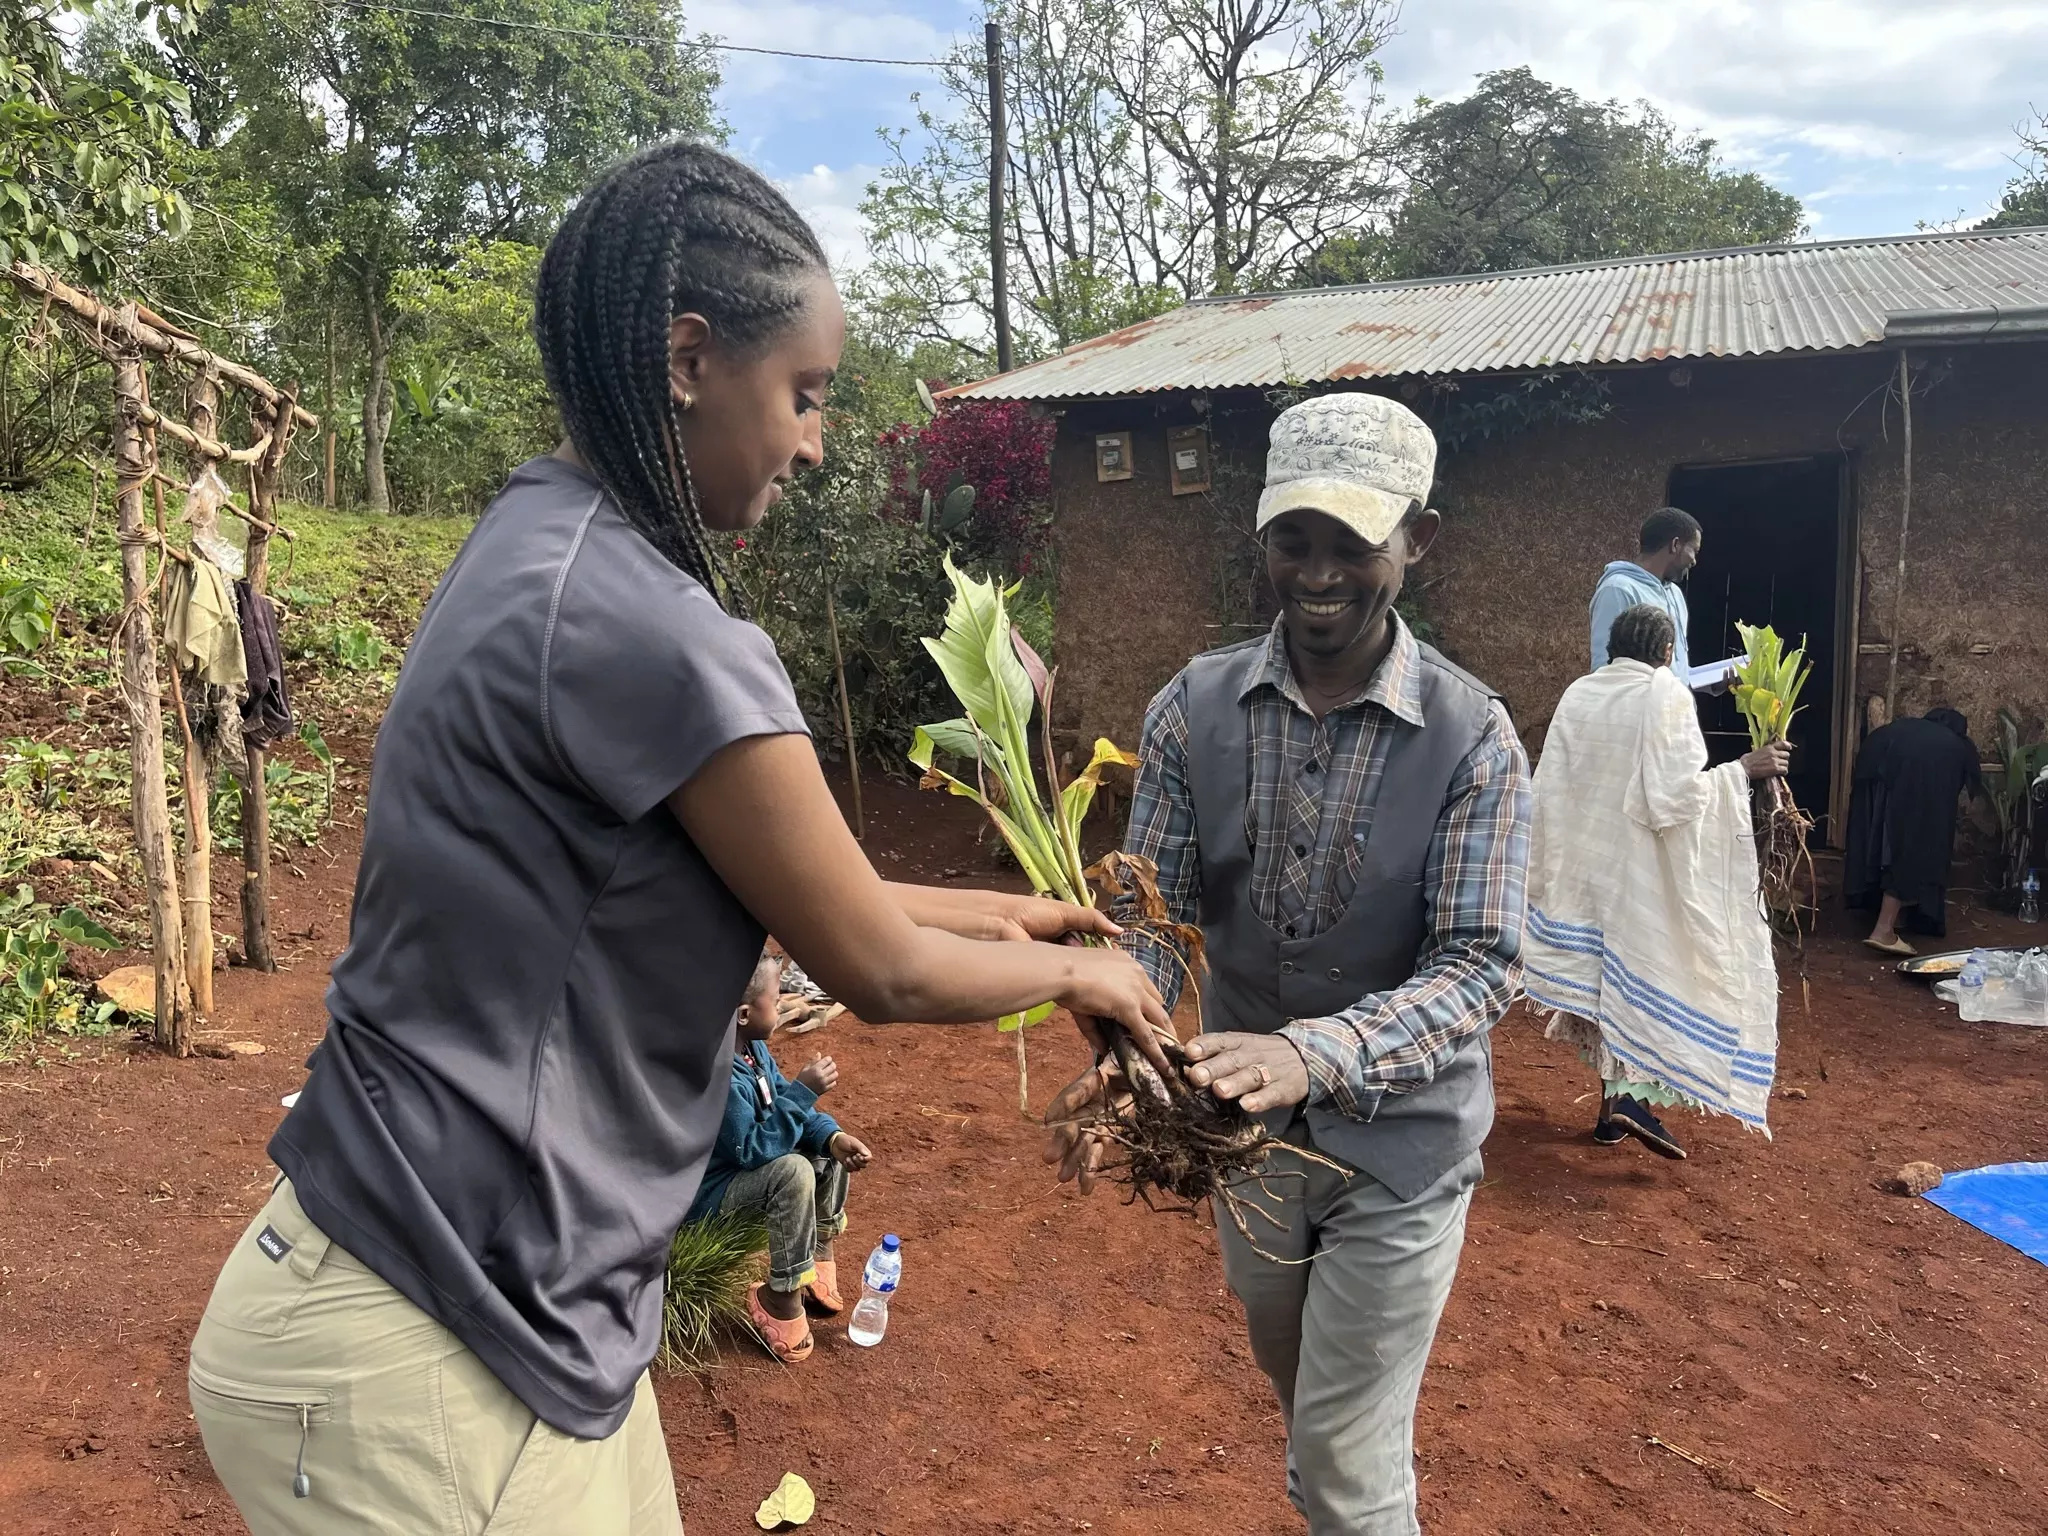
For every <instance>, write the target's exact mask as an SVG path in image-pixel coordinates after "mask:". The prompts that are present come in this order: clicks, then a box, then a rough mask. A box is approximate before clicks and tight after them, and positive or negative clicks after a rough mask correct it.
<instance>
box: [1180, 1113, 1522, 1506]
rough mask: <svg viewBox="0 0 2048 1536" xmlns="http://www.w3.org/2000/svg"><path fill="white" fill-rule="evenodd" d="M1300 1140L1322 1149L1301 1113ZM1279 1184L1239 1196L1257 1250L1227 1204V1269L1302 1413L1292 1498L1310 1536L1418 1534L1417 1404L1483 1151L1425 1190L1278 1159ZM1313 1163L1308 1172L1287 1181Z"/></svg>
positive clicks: (1292, 1426) (1288, 1401) (1290, 1470)
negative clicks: (1267, 1217)
mask: <svg viewBox="0 0 2048 1536" xmlns="http://www.w3.org/2000/svg"><path fill="white" fill-rule="evenodd" d="M1286 1139H1287V1140H1289V1141H1291V1142H1295V1143H1297V1144H1300V1145H1309V1144H1310V1141H1309V1134H1308V1129H1307V1127H1306V1125H1305V1124H1304V1123H1303V1122H1302V1121H1301V1120H1300V1119H1299V1118H1297V1119H1296V1120H1295V1122H1294V1124H1293V1125H1292V1126H1291V1127H1290V1128H1289V1129H1288V1131H1287V1133H1286ZM1273 1168H1274V1170H1275V1171H1276V1172H1279V1173H1280V1174H1282V1175H1283V1176H1282V1177H1280V1178H1277V1179H1273V1178H1269V1179H1268V1180H1267V1184H1268V1186H1269V1187H1270V1190H1271V1193H1270V1194H1268V1193H1265V1192H1263V1191H1261V1189H1260V1188H1259V1186H1258V1185H1256V1184H1251V1183H1247V1184H1245V1185H1243V1186H1241V1187H1240V1188H1239V1189H1238V1191H1237V1192H1238V1194H1239V1195H1240V1196H1241V1197H1242V1198H1243V1199H1245V1200H1247V1201H1255V1202H1256V1203H1257V1204H1258V1205H1259V1206H1260V1208H1261V1209H1263V1210H1264V1211H1266V1212H1268V1213H1269V1214H1271V1216H1272V1217H1273V1218H1274V1221H1275V1222H1278V1223H1279V1225H1277V1226H1276V1225H1274V1224H1273V1222H1268V1221H1263V1220H1261V1219H1260V1217H1259V1216H1258V1215H1257V1214H1256V1213H1254V1212H1250V1211H1247V1212H1246V1213H1245V1223H1246V1225H1247V1226H1248V1227H1249V1228H1250V1229H1251V1233H1252V1236H1253V1238H1254V1239H1256V1241H1257V1242H1258V1245H1259V1247H1261V1248H1263V1249H1265V1250H1266V1252H1267V1253H1270V1254H1272V1255H1274V1256H1275V1258H1279V1259H1293V1260H1306V1261H1307V1262H1306V1263H1287V1264H1283V1263H1275V1262H1274V1260H1273V1259H1271V1258H1265V1257H1262V1256H1261V1255H1260V1254H1258V1253H1255V1252H1254V1251H1253V1250H1252V1247H1251V1245H1250V1244H1249V1243H1247V1242H1246V1241H1245V1238H1244V1236H1243V1234H1241V1233H1240V1232H1239V1231H1238V1230H1237V1224H1236V1223H1235V1222H1233V1221H1232V1220H1231V1219H1230V1216H1229V1215H1228V1213H1227V1212H1222V1211H1219V1212H1218V1213H1217V1214H1218V1221H1217V1228H1218V1230H1219V1231H1220V1232H1221V1234H1222V1245H1223V1272H1224V1275H1225V1276H1226V1277H1227V1278H1228V1279H1229V1281H1230V1287H1231V1289H1232V1290H1234V1291H1236V1292H1237V1297H1238V1300H1239V1301H1241V1302H1243V1303H1244V1311H1245V1322H1246V1325H1247V1327H1248V1328H1249V1330H1250V1333H1251V1345H1252V1357H1253V1358H1254V1359H1255V1360H1257V1361H1258V1363H1259V1368H1260V1369H1261V1370H1263V1371H1264V1372H1265V1373H1266V1375H1267V1376H1269V1377H1270V1378H1271V1379H1272V1382H1273V1390H1274V1391H1275V1392H1276V1393H1278V1394H1279V1397H1280V1410H1281V1412H1282V1413H1283V1414H1284V1415H1285V1416H1286V1420H1287V1496H1288V1497H1289V1498H1290V1499H1291V1500H1293V1502H1294V1505H1295V1507H1296V1508H1297V1509H1299V1510H1300V1511H1301V1512H1302V1513H1303V1514H1304V1515H1305V1516H1307V1517H1308V1528H1309V1532H1310V1536H1419V1533H1420V1531H1421V1529H1422V1527H1421V1526H1420V1525H1419V1524H1418V1523H1417V1522H1416V1518H1415V1399H1416V1397H1417V1395H1418V1394H1419V1393H1420V1392H1421V1389H1422V1369H1423V1367H1424V1366H1425V1365H1426V1364H1427V1363H1428V1361H1429V1346H1430V1344H1431V1342H1432V1341H1433V1340H1434V1339H1435V1337H1436V1325H1437V1319H1438V1318H1439V1317H1441V1316H1442V1315H1443V1310H1444V1302H1445V1301H1446V1299H1448V1298H1449V1296H1450V1294H1451V1280H1452V1278H1453V1276H1455V1275H1456V1274H1457V1270H1458V1252H1459V1250H1460V1249H1461V1248H1462V1247H1463V1246H1464V1242H1465V1212H1466V1209H1467V1207H1469V1206H1470V1205H1471V1203H1472V1191H1473V1189H1474V1188H1475V1187H1476V1186H1477V1185H1478V1183H1479V1175H1480V1169H1481V1164H1480V1157H1479V1154H1478V1153H1477V1152H1474V1153H1473V1154H1472V1155H1471V1156H1470V1157H1468V1158H1466V1159H1465V1160H1464V1161H1463V1162H1462V1163H1460V1164H1459V1165H1458V1166H1457V1167H1455V1168H1453V1169H1452V1170H1451V1171H1450V1172H1449V1173H1447V1174H1445V1175H1444V1176H1443V1178H1441V1179H1439V1180H1438V1181H1437V1182H1436V1183H1435V1184H1434V1185H1432V1186H1431V1187H1430V1188H1429V1189H1427V1190H1425V1191H1424V1192H1423V1193H1422V1194H1421V1195H1420V1196H1419V1197H1418V1198H1416V1199H1414V1200H1410V1201H1407V1202H1405V1203H1404V1202H1403V1201H1401V1200H1398V1199H1396V1198H1395V1196H1394V1194H1393V1192H1392V1191H1391V1190H1389V1189H1388V1188H1387V1187H1386V1186H1385V1185H1384V1184H1381V1183H1380V1182H1379V1181H1378V1180H1376V1179H1373V1178H1370V1177H1368V1176H1367V1175H1365V1174H1363V1173H1357V1172H1354V1173H1352V1175H1351V1176H1350V1178H1348V1179H1346V1178H1345V1177H1344V1176H1343V1175H1342V1174H1340V1173H1338V1172H1336V1171H1335V1170H1334V1169H1330V1168H1325V1167H1322V1166H1321V1165H1320V1164H1316V1163H1308V1162H1303V1161H1302V1160H1300V1159H1298V1158H1293V1157H1290V1156H1288V1155H1287V1154H1286V1153H1284V1152H1281V1153H1276V1154H1275V1155H1274V1157H1273ZM1297 1170H1299V1171H1300V1172H1302V1173H1303V1174H1305V1175H1306V1177H1303V1178H1294V1177H1289V1176H1287V1175H1290V1174H1292V1173H1293V1172H1295V1171H1297Z"/></svg>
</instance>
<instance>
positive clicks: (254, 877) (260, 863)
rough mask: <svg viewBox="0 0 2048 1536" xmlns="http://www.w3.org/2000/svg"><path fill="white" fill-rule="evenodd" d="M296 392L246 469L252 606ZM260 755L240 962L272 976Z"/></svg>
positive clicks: (246, 855) (253, 777) (247, 832)
mask: <svg viewBox="0 0 2048 1536" xmlns="http://www.w3.org/2000/svg"><path fill="white" fill-rule="evenodd" d="M296 406H297V391H296V390H295V389H292V388H290V387H287V388H286V390H285V392H284V395H283V397H282V398H281V399H280V400H279V401H278V403H277V404H276V405H275V406H274V407H272V409H271V412H270V447H269V448H268V449H266V450H265V451H264V454H263V457H262V458H260V459H258V460H257V461H256V462H255V463H254V464H252V465H250V466H249V510H250V512H252V513H253V514H255V517H256V522H255V523H254V524H252V525H251V526H250V529H249V594H250V600H251V601H252V602H253V601H254V600H255V599H256V598H258V597H261V596H263V595H264V593H265V592H266V591H267V590H268V588H269V586H270V529H271V528H272V527H274V526H276V523H277V481H278V476H279V474H280V472H281V471H282V470H283V468H284V458H285V454H286V453H288V452H289V451H290V449H291V441H292V421H293V414H294V411H295V409H296ZM263 767H264V751H263V749H262V748H261V747H259V746H257V745H255V744H254V743H253V742H252V743H250V744H249V745H248V750H247V757H246V760H245V762H244V765H243V769H242V956H243V959H244V961H245V962H246V963H247V964H248V965H249V966H250V967H252V968H253V969H255V970H259V971H274V970H276V969H277V956H276V954H275V953H274V952H273V951H272V950H271V947H270V796H269V792H268V789H267V786H266V781H265V779H264V776H263Z"/></svg>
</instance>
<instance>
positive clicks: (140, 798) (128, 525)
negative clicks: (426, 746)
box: [113, 352, 192, 1056]
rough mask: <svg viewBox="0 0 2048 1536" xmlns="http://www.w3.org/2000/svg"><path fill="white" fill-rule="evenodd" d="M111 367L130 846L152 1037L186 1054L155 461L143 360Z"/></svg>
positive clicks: (188, 1035)
mask: <svg viewBox="0 0 2048 1536" xmlns="http://www.w3.org/2000/svg"><path fill="white" fill-rule="evenodd" d="M113 364H114V474H115V483H116V485H117V487H118V490H117V492H116V495H115V508H116V511H117V513H118V515H119V518H120V526H119V537H120V545H121V602H122V607H121V621H120V626H119V630H118V634H117V639H118V640H119V642H120V647H121V696H122V699H123V701H124V702H125V703H126V704H127V706H128V759H129V767H130V780H129V798H130V803H131V806H132V809H133V814H134V818H135V846H136V848H137V849H138V850H139V851H140V853H141V855H142V875H143V881H144V883H145V885H146V886H147V887H148V891H149V942H150V952H151V958H152V960H153V962H154V965H155V969H156V1042H157V1044H158V1045H160V1046H162V1047H163V1048H164V1049H165V1050H167V1051H169V1052H170V1053H171V1054H172V1055H174V1056H189V1055H191V1054H192V997H191V992H190V990H189V987H188V985H187V982H186V976H185V936H184V931H183V926H184V925H183V922H182V921H181V914H180V912H179V908H178V871H177V863H176V859H175V856H174V854H173V851H172V846H171V809H170V797H169V794H168V792H167V791H166V789H165V787H164V736H163V696H162V694H161V693H160V692H159V691H158V688H157V671H156V630H155V623H154V620H153V618H152V617H151V614H150V601H151V597H152V592H151V587H150V579H149V549H150V545H151V544H153V543H155V542H156V540H155V536H154V534H153V532H152V531H150V530H149V529H147V528H145V526H144V524H143V517H142V487H143V483H144V482H145V481H146V480H147V479H148V478H149V475H150V473H151V471H152V470H154V469H155V467H156V466H155V465H154V464H153V463H152V462H151V461H150V458H149V456H148V453H147V450H146V449H145V447H144V444H143V437H142V433H143V427H142V411H143V409H144V406H145V400H144V394H143V389H144V385H143V373H142V359H141V358H140V357H139V356H137V355H136V354H135V353H133V352H126V353H118V354H116V355H115V356H114V358H113Z"/></svg>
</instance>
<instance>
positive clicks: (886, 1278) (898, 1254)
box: [846, 1232, 903, 1349]
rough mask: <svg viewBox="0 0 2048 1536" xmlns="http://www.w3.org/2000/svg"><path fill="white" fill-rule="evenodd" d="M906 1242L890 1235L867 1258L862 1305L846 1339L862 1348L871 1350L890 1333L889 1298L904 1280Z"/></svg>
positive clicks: (861, 1291) (855, 1314)
mask: <svg viewBox="0 0 2048 1536" xmlns="http://www.w3.org/2000/svg"><path fill="white" fill-rule="evenodd" d="M902 1250H903V1239H901V1238H900V1237H898V1236H897V1235H896V1234H895V1233H894V1232H891V1233H889V1234H888V1235H887V1236H886V1237H884V1238H883V1239H882V1241H881V1242H880V1243H879V1244H877V1245H876V1247H875V1251H874V1252H873V1253H871V1254H869V1255H868V1267H867V1268H866V1269H864V1270H863V1271H861V1277H860V1302H859V1304H858V1305H857V1306H855V1307H854V1309H853V1321H851V1322H850V1323H848V1324H847V1325H846V1336H847V1337H848V1338H849V1339H851V1340H853V1342H854V1343H856V1344H858V1345H860V1346H861V1347H862V1348H863V1349H872V1348H873V1347H874V1346H875V1345H877V1344H879V1343H881V1342H882V1335H883V1334H885V1333H887V1332H888V1331H889V1298H890V1297H891V1296H893V1295H895V1294H896V1282H897V1281H899V1280H901V1279H902V1278H903V1251H902Z"/></svg>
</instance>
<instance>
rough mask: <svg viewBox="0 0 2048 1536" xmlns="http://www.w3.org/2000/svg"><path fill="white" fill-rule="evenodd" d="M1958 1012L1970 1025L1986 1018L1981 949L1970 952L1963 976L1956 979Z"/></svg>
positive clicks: (1982, 952) (1964, 964) (1982, 954)
mask: <svg viewBox="0 0 2048 1536" xmlns="http://www.w3.org/2000/svg"><path fill="white" fill-rule="evenodd" d="M1956 1012H1958V1013H1960V1014H1961V1015H1962V1016H1963V1020H1964V1022H1965V1023H1969V1024H1975V1023H1977V1022H1979V1021H1980V1020H1982V1019H1983V1017H1984V951H1983V950H1981V949H1973V950H1971V951H1970V958H1969V959H1967V960H1965V961H1964V962H1963V973H1962V975H1960V976H1958V977H1957V978H1956Z"/></svg>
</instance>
